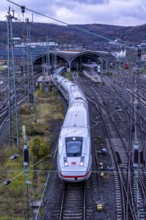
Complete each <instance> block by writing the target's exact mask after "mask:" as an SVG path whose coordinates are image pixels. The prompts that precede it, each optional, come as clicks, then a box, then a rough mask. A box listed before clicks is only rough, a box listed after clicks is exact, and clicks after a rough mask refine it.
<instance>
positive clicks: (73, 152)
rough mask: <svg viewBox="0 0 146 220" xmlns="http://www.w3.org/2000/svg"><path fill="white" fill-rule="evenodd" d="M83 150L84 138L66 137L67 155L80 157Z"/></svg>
mask: <svg viewBox="0 0 146 220" xmlns="http://www.w3.org/2000/svg"><path fill="white" fill-rule="evenodd" d="M81 152H82V139H81V138H76V139H73V138H72V139H71V138H66V154H67V157H80V156H81Z"/></svg>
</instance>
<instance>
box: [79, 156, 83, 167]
mask: <svg viewBox="0 0 146 220" xmlns="http://www.w3.org/2000/svg"><path fill="white" fill-rule="evenodd" d="M83 165H84V157H81V160H80V166H83Z"/></svg>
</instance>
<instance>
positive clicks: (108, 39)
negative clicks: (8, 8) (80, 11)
mask: <svg viewBox="0 0 146 220" xmlns="http://www.w3.org/2000/svg"><path fill="white" fill-rule="evenodd" d="M7 1H8V2H10V3H12V4H14V5H16V6H18V7H20V8H22V7H25V6H22V5H19V4H17V3H15V2H13V1H11V0H7ZM25 10H27V11H30V12H32V13H34V14H37V15H40V16H43V17H46V18H49V19H51V20H53V21H56V22H59V23H61V24H64V25H67V26H71V27H73V28H74V29H77V30H80V31H84V32H86V33H88V34H91V35H94V36H96V37H99V38H102V39H104V40H107V41H109V42H113V41H114V39H111V38H108V37H105V36H103V35H100V34H96V33H94V32H91V31H89V30H86V29H84V28H81V27H79V26H77V25H72V24H69V23H67V22H64V21H61V20H59V19H56V18H53V17H51V16H49V15H46V14H43V13H40V12H37V11H35V10H32V9H29V8H27V7H25ZM116 45H119V46H123V47H125V48H131V47H129V46H128V45H126V44H123V43H119V42H116Z"/></svg>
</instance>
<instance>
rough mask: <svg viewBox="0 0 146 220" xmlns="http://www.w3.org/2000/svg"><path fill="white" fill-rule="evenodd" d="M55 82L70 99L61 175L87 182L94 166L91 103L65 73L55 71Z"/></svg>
mask: <svg viewBox="0 0 146 220" xmlns="http://www.w3.org/2000/svg"><path fill="white" fill-rule="evenodd" d="M53 83H54V85H55V86H56V87H57V89H58V90H60V92H61V93H62V94H63V95H64V97H65V98H66V99H67V100H68V109H67V113H66V116H65V119H64V122H63V125H62V127H61V132H60V135H59V140H58V155H57V169H58V175H59V177H60V179H62V180H64V181H68V182H80V181H84V180H87V179H88V178H89V177H90V175H91V167H92V155H91V137H90V123H89V110H88V102H87V100H86V98H85V96H84V94H83V92H82V90H81V89H80V88H79V87H78V86H77V85H76V84H74V83H73V82H71V81H69V80H68V79H66V78H64V77H63V76H61V75H59V74H55V75H54V76H53Z"/></svg>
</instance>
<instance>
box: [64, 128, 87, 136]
mask: <svg viewBox="0 0 146 220" xmlns="http://www.w3.org/2000/svg"><path fill="white" fill-rule="evenodd" d="M88 135H89V131H88V129H87V128H86V127H70V128H67V127H63V128H62V129H61V133H60V137H62V138H65V137H88Z"/></svg>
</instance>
